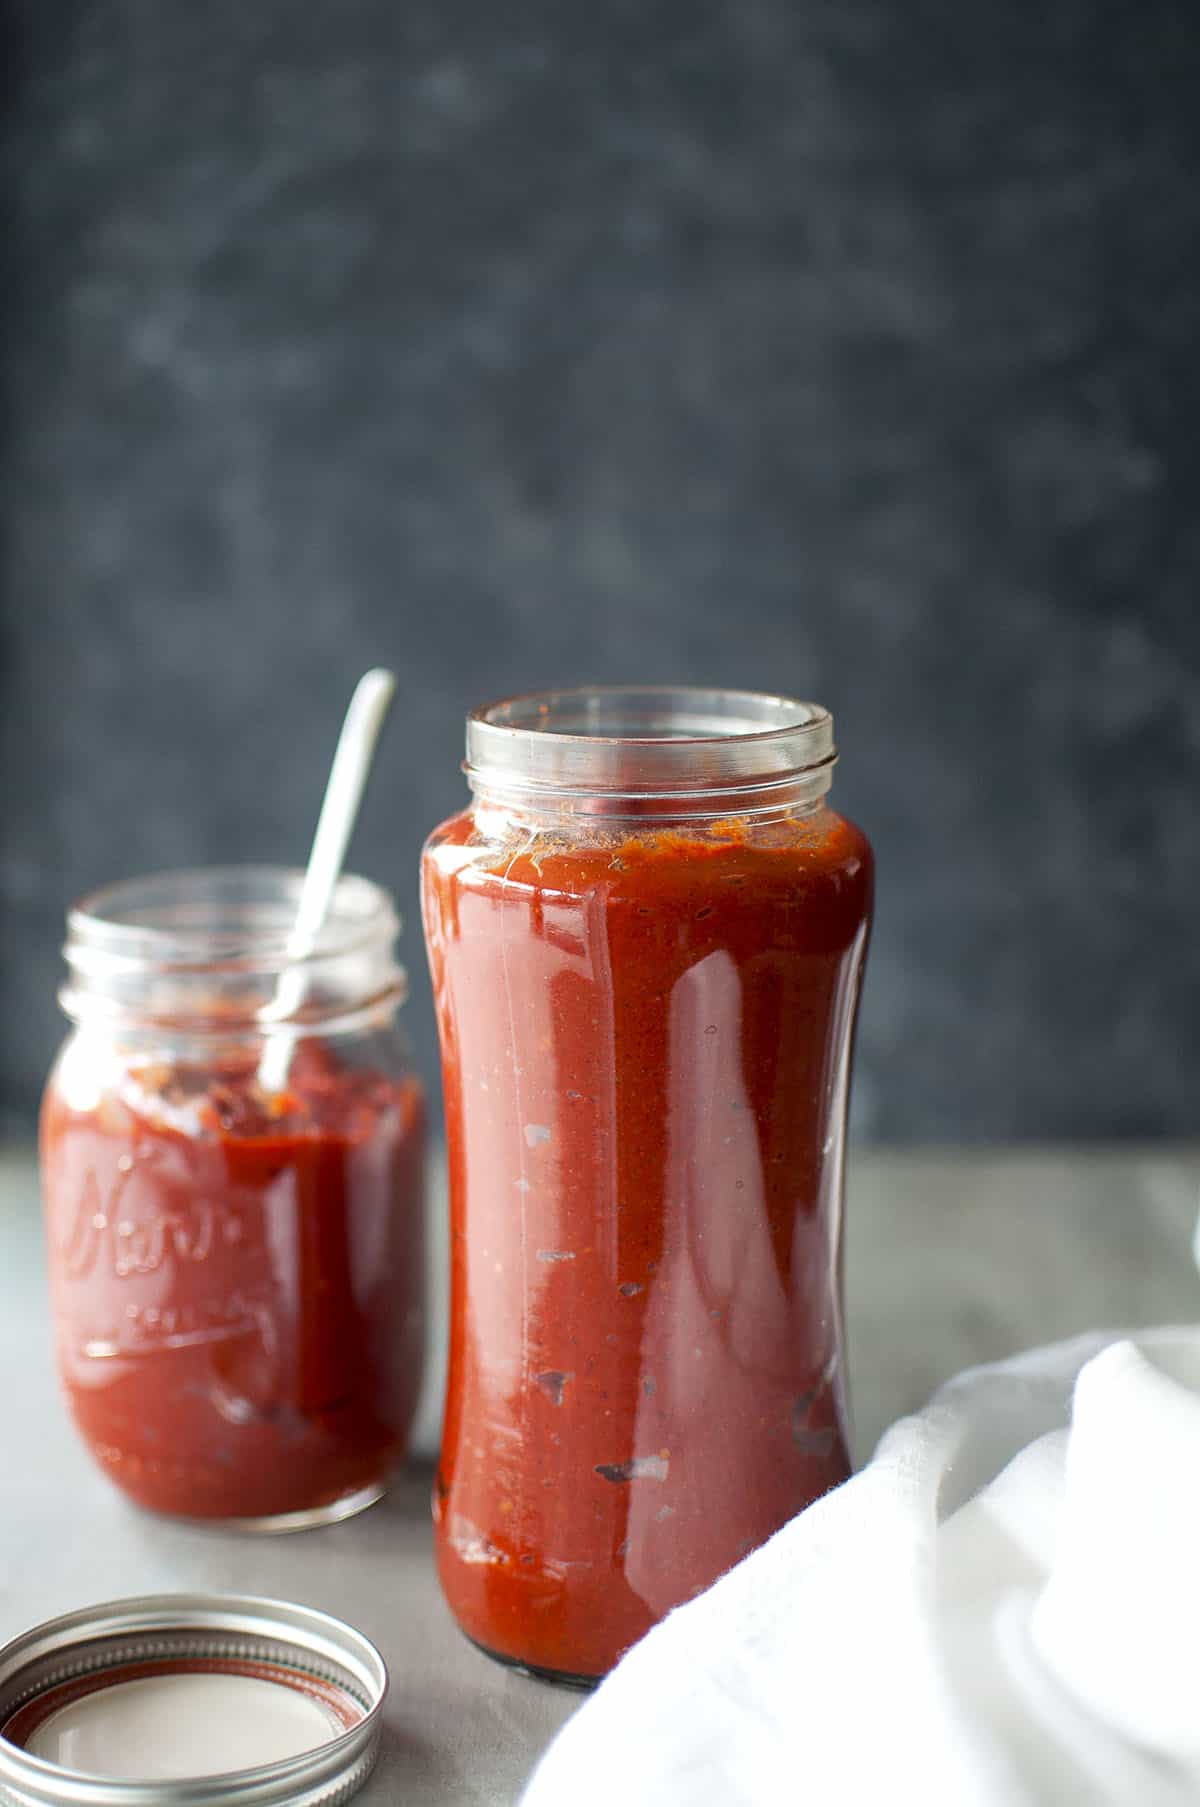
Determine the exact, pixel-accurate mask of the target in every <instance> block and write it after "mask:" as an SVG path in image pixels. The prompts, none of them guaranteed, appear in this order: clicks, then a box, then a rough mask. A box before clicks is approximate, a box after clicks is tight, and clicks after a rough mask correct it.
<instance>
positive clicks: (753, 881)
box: [424, 809, 871, 1678]
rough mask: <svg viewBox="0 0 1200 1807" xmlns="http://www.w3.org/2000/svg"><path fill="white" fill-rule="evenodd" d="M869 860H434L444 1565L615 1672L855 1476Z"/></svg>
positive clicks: (432, 853) (653, 853) (689, 856)
mask: <svg viewBox="0 0 1200 1807" xmlns="http://www.w3.org/2000/svg"><path fill="white" fill-rule="evenodd" d="M870 896H871V855H870V850H869V848H868V845H867V843H866V841H865V839H864V838H863V836H862V835H861V834H860V833H859V831H858V830H857V829H855V828H853V827H852V826H851V825H849V824H848V823H846V822H844V821H842V820H841V819H840V818H839V817H837V816H835V815H833V814H832V812H830V811H828V810H825V809H819V810H816V811H813V812H810V813H808V814H807V815H804V816H798V817H795V818H792V819H788V820H785V821H777V822H774V823H772V824H768V825H760V826H757V827H754V828H750V827H747V826H746V825H745V824H743V823H740V822H730V821H726V822H724V823H721V824H717V825H714V826H712V827H710V828H708V829H704V828H697V829H696V830H694V831H692V830H658V831H655V830H654V828H653V827H652V826H648V827H647V828H646V830H645V831H644V832H638V833H632V834H625V835H618V834H613V833H611V832H607V831H606V830H605V829H604V827H603V826H597V827H595V828H592V829H588V828H586V827H585V828H583V829H581V830H578V831H576V835H575V839H574V841H568V840H564V839H563V838H561V837H559V836H556V835H553V834H547V833H536V834H535V833H532V832H526V833H525V834H524V835H514V836H513V837H512V838H510V839H508V840H506V841H504V842H503V844H497V843H495V842H489V841H488V840H486V839H485V838H484V837H483V836H482V835H481V834H480V833H478V832H477V830H476V828H475V826H474V822H473V818H472V816H471V815H470V814H469V813H468V814H466V815H463V816H460V817H457V818H455V819H454V820H452V821H451V822H449V823H447V824H446V825H445V826H444V827H443V828H442V829H441V830H439V831H438V833H437V834H435V835H434V837H433V838H432V840H431V841H430V843H429V846H428V848H427V851H426V856H425V867H424V910H425V919H426V932H427V938H428V942H429V950H430V960H431V966H432V970H433V976H434V989H435V998H436V1003H437V1009H438V1018H439V1029H440V1034H441V1043H442V1055H443V1078H444V1090H445V1098H446V1118H447V1142H448V1153H449V1161H450V1186H451V1230H452V1245H451V1275H452V1314H451V1315H452V1328H451V1351H450V1373H449V1390H448V1397H447V1405H446V1417H445V1426H444V1435H443V1446H442V1455H441V1462H440V1466H439V1471H438V1476H437V1480H436V1485H435V1500H434V1516H435V1522H436V1527H437V1532H436V1534H437V1548H438V1562H439V1572H440V1576H441V1580H442V1585H443V1588H444V1590H445V1593H446V1595H447V1598H448V1601H449V1603H450V1605H451V1608H452V1610H453V1611H454V1613H455V1615H456V1616H457V1618H458V1620H459V1622H460V1624H461V1625H462V1627H463V1629H464V1630H465V1631H466V1632H467V1633H468V1635H469V1636H470V1637H472V1638H473V1639H475V1640H476V1642H478V1643H480V1644H482V1645H483V1646H484V1647H485V1648H487V1649H489V1650H490V1651H492V1652H493V1653H494V1654H497V1655H499V1656H502V1657H507V1658H510V1659H512V1660H515V1661H519V1662H521V1663H523V1664H526V1665H528V1666H529V1667H532V1668H535V1669H542V1670H546V1671H549V1672H553V1673H555V1674H559V1675H568V1676H575V1677H581V1678H588V1677H595V1676H598V1675H601V1674H603V1673H605V1672H606V1671H607V1670H608V1669H609V1668H610V1667H611V1666H612V1664H613V1663H614V1662H615V1661H616V1660H617V1658H618V1657H619V1656H620V1655H621V1654H622V1653H623V1652H624V1651H625V1650H626V1649H627V1648H628V1647H629V1646H630V1645H631V1644H632V1643H633V1642H634V1641H635V1640H636V1639H637V1638H638V1637H640V1636H641V1635H642V1634H643V1633H644V1632H645V1631H646V1630H648V1629H649V1628H650V1626H651V1625H652V1624H654V1623H655V1621H656V1620H657V1619H659V1618H661V1617H662V1616H663V1615H664V1614H665V1613H666V1612H667V1611H668V1610H669V1609H670V1608H671V1607H672V1606H674V1605H677V1604H678V1603H680V1602H681V1601H683V1600H685V1599H687V1598H689V1597H690V1596H691V1595H692V1594H694V1593H696V1592H698V1591H700V1590H701V1589H702V1588H704V1587H706V1586H707V1585H708V1584H709V1583H710V1582H712V1581H713V1580H714V1579H715V1578H716V1577H717V1576H718V1575H719V1574H720V1573H722V1572H723V1570H725V1569H726V1568H728V1567H729V1566H730V1565H731V1564H733V1563H734V1562H736V1561H737V1560H738V1558H739V1557H740V1556H742V1555H743V1554H745V1553H746V1552H747V1551H748V1550H749V1549H751V1548H753V1547H754V1546H755V1545H756V1544H758V1543H760V1542H762V1541H763V1540H764V1539H765V1538H767V1537H768V1536H769V1535H770V1534H771V1533H772V1532H773V1531H775V1530H776V1529H778V1527H779V1526H780V1525H782V1524H783V1523H784V1522H786V1520H787V1519H788V1518H790V1517H791V1516H792V1515H793V1514H794V1513H795V1512H796V1511H798V1510H799V1509H800V1508H802V1507H803V1506H805V1505H806V1504H808V1503H809V1502H810V1501H812V1500H813V1499H815V1498H816V1497H817V1496H818V1495H819V1494H821V1493H823V1492H824V1491H826V1490H827V1489H828V1488H829V1487H832V1486H834V1485H836V1484H837V1483H838V1482H839V1481H841V1480H842V1479H844V1478H845V1476H846V1474H847V1473H848V1470H849V1463H848V1454H847V1434H846V1418H845V1398H844V1384H843V1377H842V1370H841V1318H840V1312H841V1306H840V1273H839V1226H840V1208H841V1162H842V1137H843V1125H844V1112H845V1098H846V1088H847V1082H848V1071H849V1057H850V1043H851V1033H852V1027H853V1019H854V1012H855V1007H856V1001H857V991H858V983H859V977H860V972H861V966H862V959H863V954H864V950H865V943H866V935H867V921H868V916H869V910H870Z"/></svg>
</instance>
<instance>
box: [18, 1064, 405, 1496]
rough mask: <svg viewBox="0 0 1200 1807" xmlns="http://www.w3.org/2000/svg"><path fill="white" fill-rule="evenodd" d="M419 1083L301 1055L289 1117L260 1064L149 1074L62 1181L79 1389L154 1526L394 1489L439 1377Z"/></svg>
mask: <svg viewBox="0 0 1200 1807" xmlns="http://www.w3.org/2000/svg"><path fill="white" fill-rule="evenodd" d="M423 1132H424V1107H423V1100H422V1094H421V1089H420V1086H419V1084H418V1082H417V1081H416V1080H414V1079H411V1078H405V1079H401V1080H393V1079H390V1078H385V1077H384V1076H382V1075H380V1074H376V1073H371V1072H363V1071H355V1070H351V1069H348V1068H342V1067H340V1066H339V1065H338V1064H337V1062H336V1060H335V1059H334V1058H333V1057H332V1055H331V1054H330V1052H329V1051H328V1049H327V1048H324V1047H322V1046H321V1045H320V1044H318V1043H315V1042H312V1041H309V1042H302V1043H300V1045H299V1046H298V1048H297V1050H296V1053H295V1056H294V1059H293V1064H292V1071H291V1076H290V1080H289V1091H288V1093H287V1094H286V1095H285V1096H284V1097H283V1099H282V1100H273V1101H272V1108H271V1110H270V1111H268V1110H267V1109H266V1108H265V1107H264V1104H263V1101H262V1099H261V1097H260V1096H259V1094H258V1093H257V1090H256V1087H255V1085H254V1074H253V1070H252V1068H250V1067H249V1065H248V1063H247V1062H245V1061H242V1062H240V1063H239V1062H233V1063H229V1062H226V1063H223V1064H222V1065H221V1066H219V1067H218V1068H217V1069H216V1070H214V1069H212V1068H205V1067H195V1066H186V1065H175V1066H172V1067H166V1066H156V1067H153V1068H150V1067H145V1066H143V1067H131V1068H129V1069H128V1070H127V1071H126V1072H125V1074H124V1075H123V1076H122V1078H121V1080H120V1082H119V1083H117V1084H114V1085H112V1086H111V1087H110V1088H109V1089H107V1090H105V1092H104V1093H103V1095H102V1096H100V1097H99V1098H98V1099H91V1100H88V1102H87V1105H86V1108H82V1109H81V1108H78V1104H77V1103H75V1104H73V1103H72V1102H71V1101H69V1099H68V1098H67V1097H66V1096H64V1095H63V1092H62V1090H61V1089H60V1088H59V1087H58V1086H57V1085H56V1083H55V1082H54V1081H53V1080H52V1081H51V1085H50V1087H49V1090H48V1092H47V1098H46V1103H45V1106H44V1109H43V1117H42V1165H43V1186H44V1193H45V1202H46V1214H47V1230H48V1237H49V1245H50V1269H51V1286H52V1292H53V1298H54V1307H55V1320H56V1326H57V1342H58V1360H59V1370H60V1374H61V1378H62V1381H63V1385H64V1387H65V1390H66V1394H67V1399H68V1401H69V1404H70V1408H71V1411H72V1414H73V1416H74V1418H75V1422H76V1424H77V1425H78V1427H79V1429H80V1431H81V1432H82V1433H83V1436H84V1438H85V1440H86V1442H87V1444H88V1446H89V1447H90V1449H91V1451H92V1453H93V1455H94V1456H95V1457H96V1459H97V1461H98V1462H99V1463H100V1464H101V1465H102V1466H103V1468H104V1469H105V1471H106V1472H107V1473H108V1475H109V1476H110V1478H111V1479H112V1480H113V1481H114V1482H115V1483H116V1484H117V1485H118V1486H119V1487H121V1488H123V1489H124V1491H125V1492H126V1493H127V1494H129V1495H130V1496H131V1497H132V1498H133V1499H134V1500H136V1501H137V1502H138V1503H139V1504H140V1505H142V1506H147V1507H150V1508H152V1509H154V1510H156V1511H159V1512H166V1513H177V1514H184V1515H188V1516H192V1517H198V1518H214V1519H221V1518H263V1517H271V1516H274V1515H276V1514H286V1513H293V1512H306V1511H311V1510H314V1509H317V1508H321V1507H324V1506H328V1505H331V1504H333V1503H335V1502H337V1501H340V1500H343V1499H346V1498H349V1497H351V1496H354V1495H356V1494H358V1493H359V1492H360V1491H361V1490H362V1489H364V1488H369V1487H372V1486H374V1485H377V1484H378V1483H380V1482H381V1481H382V1479H383V1478H384V1477H385V1476H386V1474H387V1472H388V1470H389V1469H390V1467H391V1466H392V1465H393V1464H394V1462H395V1461H396V1460H397V1459H398V1457H399V1456H400V1455H401V1453H402V1451H403V1447H404V1441H405V1437H406V1435H407V1431H408V1426H409V1421H410V1419H411V1417H412V1413H413V1409H414V1406H415V1402H416V1394H417V1390H418V1387H419V1383H420V1377H421V1361H422V1294H423V1251H422V1220H421V1201H422V1173H421V1163H422V1143H423Z"/></svg>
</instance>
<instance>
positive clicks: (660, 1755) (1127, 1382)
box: [524, 1329, 1200, 1807]
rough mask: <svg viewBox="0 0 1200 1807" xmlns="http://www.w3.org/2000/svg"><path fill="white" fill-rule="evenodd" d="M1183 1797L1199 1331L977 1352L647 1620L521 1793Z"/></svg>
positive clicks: (603, 1798)
mask: <svg viewBox="0 0 1200 1807" xmlns="http://www.w3.org/2000/svg"><path fill="white" fill-rule="evenodd" d="M895 1801H904V1802H908V1801H913V1802H918V1801H919V1802H920V1803H921V1804H922V1807H943V1803H944V1804H945V1807H1026V1804H1034V1803H1036V1804H1037V1807H1042V1804H1043V1803H1052V1804H1053V1807H1060V1804H1069V1807H1083V1804H1089V1807H1090V1804H1092V1803H1096V1804H1098V1807H1100V1804H1102V1807H1108V1804H1110V1803H1111V1804H1119V1807H1182V1803H1184V1802H1187V1803H1193V1804H1194V1803H1197V1802H1200V1330H1187V1329H1183V1330H1155V1331H1147V1332H1145V1333H1141V1334H1138V1335H1136V1336H1134V1337H1132V1338H1121V1339H1115V1338H1113V1337H1111V1336H1102V1335H1092V1336H1086V1337H1081V1338H1077V1339H1076V1340H1074V1341H1072V1342H1069V1343H1061V1344H1058V1345H1056V1346H1055V1347H1053V1348H1049V1349H1040V1350H1035V1351H1034V1352H1033V1353H1031V1354H1028V1355H1023V1356H1019V1357H1017V1358H1016V1359H1015V1360H1012V1361H1007V1362H1002V1363H999V1364H997V1365H996V1366H994V1367H987V1368H976V1369H973V1370H971V1371H969V1372H968V1373H966V1374H963V1375H960V1376H959V1377H958V1379H956V1380H954V1381H951V1382H950V1384H949V1385H948V1386H946V1387H944V1388H943V1389H942V1390H941V1391H940V1392H939V1393H938V1394H937V1395H936V1396H935V1398H934V1399H933V1400H932V1402H931V1403H930V1405H929V1406H928V1407H926V1409H925V1410H924V1411H923V1412H921V1413H920V1414H918V1415H917V1416H916V1417H913V1418H905V1419H902V1420H901V1421H900V1423H898V1424H896V1425H894V1426H893V1428H892V1429H891V1430H890V1431H888V1432H887V1434H886V1435H885V1436H884V1437H883V1439H882V1440H881V1442H880V1444H879V1448H878V1450H877V1451H876V1453H875V1456H874V1459H873V1460H872V1461H871V1462H870V1464H869V1465H868V1466H867V1467H866V1468H865V1469H863V1471H862V1472H861V1473H860V1474H858V1475H856V1476H855V1477H854V1479H853V1480H850V1481H847V1482H846V1484H845V1485H844V1486H843V1487H840V1488H838V1489H837V1490H836V1491H835V1492H833V1493H831V1494H828V1495H827V1496H826V1497H825V1498H824V1499H823V1500H820V1501H818V1502H817V1504H816V1505H814V1506H811V1507H810V1508H809V1509H808V1511H807V1512H803V1513H801V1514H800V1516H799V1517H798V1518H796V1519H793V1521H792V1522H791V1523H790V1524H789V1525H786V1526H785V1527H784V1529H783V1530H782V1531H780V1532H779V1533H778V1534H777V1535H776V1536H775V1537H773V1538H772V1539H771V1541H770V1542H769V1543H768V1544H766V1545H764V1546H763V1548H762V1549H760V1550H757V1551H756V1552H755V1553H754V1554H753V1555H752V1556H749V1557H747V1559H746V1560H745V1561H744V1562H742V1563H740V1564H739V1565H738V1566H737V1568H735V1569H733V1570H731V1571H730V1573H729V1574H727V1575H725V1576H724V1577H723V1578H722V1579H721V1580H720V1581H718V1582H717V1583H716V1585H715V1586H714V1587H712V1588H710V1589H709V1590H708V1592H707V1593H705V1594H703V1595H701V1596H700V1597H699V1598H698V1599H696V1600H694V1601H692V1602H690V1603H689V1604H688V1605H687V1606H683V1607H681V1608H679V1610H678V1611H677V1612H674V1613H672V1614H671V1615H670V1616H669V1618H667V1619H666V1620H665V1621H664V1622H663V1624H661V1625H660V1626H658V1627H657V1628H656V1629H655V1630H654V1631H652V1632H651V1633H650V1635H649V1636H648V1637H646V1638H644V1639H643V1640H642V1642H641V1643H640V1644H638V1645H637V1646H636V1647H635V1648H634V1649H633V1650H632V1651H631V1652H630V1653H629V1655H628V1656H627V1657H626V1658H625V1659H624V1661H623V1662H622V1663H620V1664H619V1665H618V1667H617V1669H616V1670H615V1671H614V1672H613V1674H612V1675H611V1676H610V1677H609V1678H608V1680H607V1681H606V1682H605V1683H604V1684H603V1686H602V1687H601V1688H600V1689H599V1690H598V1691H597V1692H596V1694H595V1695H594V1696H593V1697H592V1698H591V1699H590V1700H589V1701H587V1702H586V1703H585V1705H584V1706H583V1707H582V1709H581V1710H580V1711H579V1713H577V1714H576V1716H575V1717H574V1718H573V1719H572V1720H571V1721H569V1722H568V1724H567V1725H566V1727H565V1728H564V1730H563V1731H562V1732H561V1733H560V1735H559V1737H558V1739H557V1740H556V1741H555V1743H554V1744H553V1745H552V1746H551V1748H550V1750H549V1751H548V1752H547V1754H546V1756H545V1757H544V1758H543V1760H542V1762H541V1764H540V1765H539V1767H538V1769H537V1771H536V1772H535V1775H534V1777H533V1780H532V1781H531V1783H530V1785H529V1788H528V1790H527V1792H526V1794H525V1797H524V1807H564V1804H567V1803H569V1804H570V1807H601V1804H603V1807H613V1803H614V1802H617V1803H620V1807H642V1803H645V1804H646V1807H651V1804H653V1807H708V1804H709V1803H711V1804H712V1807H742V1804H743V1803H744V1804H745V1807H778V1804H783V1803H789V1802H797V1803H800V1802H803V1803H805V1804H806V1807H807V1804H809V1803H812V1804H814V1807H817V1804H819V1807H830V1804H833V1803H837V1804H839V1807H840V1804H842V1803H849V1804H851V1807H857V1803H860V1802H861V1803H864V1804H867V1803H876V1802H878V1803H880V1804H881V1807H882V1804H884V1803H892V1802H895Z"/></svg>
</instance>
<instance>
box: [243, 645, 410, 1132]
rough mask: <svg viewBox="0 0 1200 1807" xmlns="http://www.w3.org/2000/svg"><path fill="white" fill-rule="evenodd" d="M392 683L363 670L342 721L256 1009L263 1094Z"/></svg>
mask: <svg viewBox="0 0 1200 1807" xmlns="http://www.w3.org/2000/svg"><path fill="white" fill-rule="evenodd" d="M395 689H396V678H395V674H394V673H393V672H390V671H384V670H383V669H382V668H378V667H377V668H376V669H375V670H373V671H368V672H367V673H366V674H365V676H363V677H361V678H360V679H359V681H358V683H357V685H356V686H355V690H354V695H353V696H352V697H351V698H350V707H349V708H348V709H347V711H346V719H345V721H344V722H343V723H342V731H341V733H340V734H339V736H338V743H337V749H336V751H335V752H334V755H333V764H332V765H331V766H330V768H329V782H328V784H327V785H326V786H325V797H324V800H323V802H322V804H321V814H320V816H319V817H318V818H317V832H316V834H315V835H314V836H313V844H312V852H311V853H310V854H309V856H308V866H307V869H306V870H305V874H304V883H303V884H302V885H301V887H300V902H299V905H298V907H297V910H296V920H295V923H294V924H293V926H292V931H291V934H290V935H289V936H288V941H287V960H288V964H287V965H285V967H284V969H283V971H282V972H281V973H280V975H279V981H278V984H277V985H276V987H275V996H274V997H273V998H272V1000H271V1002H270V1003H269V1004H266V1005H264V1006H263V1008H262V1009H261V1010H260V1011H259V1013H258V1020H259V1022H260V1023H262V1025H263V1027H264V1029H266V1030H267V1035H266V1039H265V1040H264V1043H263V1050H262V1054H261V1055H260V1056H259V1062H258V1084H259V1088H260V1090H261V1091H262V1092H264V1093H265V1094H266V1096H267V1097H273V1096H274V1095H275V1094H276V1093H278V1092H282V1091H283V1090H284V1088H285V1087H286V1085H287V1080H288V1071H289V1069H290V1067H291V1064H292V1054H293V1052H294V1051H295V1047H296V1043H297V1041H298V1040H299V1032H298V1031H297V1029H296V1028H295V1026H294V1025H293V1024H292V1023H291V1022H290V1021H289V1019H290V1018H291V1017H293V1016H294V1015H295V1013H296V1011H297V1010H298V1009H299V1008H300V1005H301V1004H302V1003H303V1002H304V997H305V993H306V991H307V989H308V975H307V973H306V971H305V968H304V965H303V962H304V961H305V960H307V959H308V957H309V955H310V954H311V953H312V952H313V949H314V948H315V946H316V944H317V941H318V939H319V937H320V934H321V930H322V929H323V928H324V926H325V919H326V917H327V916H328V914H329V906H330V904H331V903H332V902H333V894H334V891H335V890H336V889H337V882H338V879H339V878H340V877H341V872H342V861H343V860H344V859H345V857H346V848H347V846H348V845H349V841H350V836H351V834H352V833H353V831H354V824H355V821H356V819H357V817H358V807H359V804H360V803H361V802H362V795H363V791H364V789H365V788H366V783H367V777H368V775H369V773H370V770H371V762H372V760H373V759H374V757H375V747H376V744H377V743H378V740H379V733H380V729H381V728H382V727H383V722H384V717H385V716H386V715H387V712H388V707H389V705H390V703H391V700H392V696H393V694H394V692H395ZM293 962H295V964H292V963H293Z"/></svg>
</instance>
